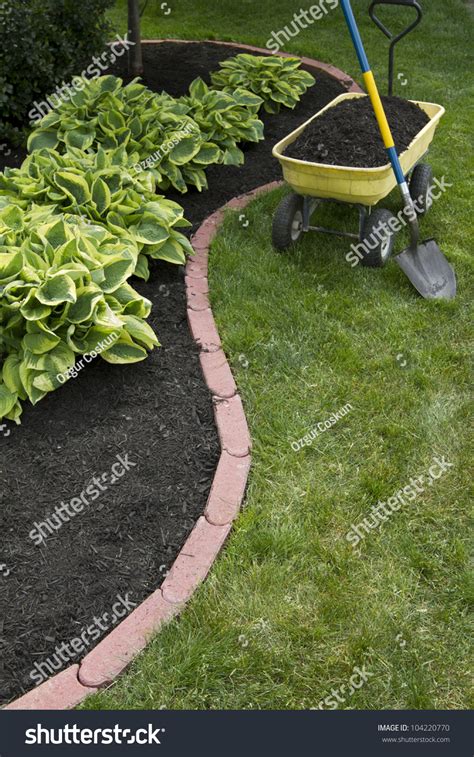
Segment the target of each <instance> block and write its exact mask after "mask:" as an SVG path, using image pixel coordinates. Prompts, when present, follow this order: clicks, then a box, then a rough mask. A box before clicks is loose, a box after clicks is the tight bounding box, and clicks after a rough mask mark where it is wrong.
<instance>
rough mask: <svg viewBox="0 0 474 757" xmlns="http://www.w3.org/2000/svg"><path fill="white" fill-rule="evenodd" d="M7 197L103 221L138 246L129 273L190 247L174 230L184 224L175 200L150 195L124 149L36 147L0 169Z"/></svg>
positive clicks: (146, 179) (0, 190) (181, 257)
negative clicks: (86, 150)
mask: <svg viewBox="0 0 474 757" xmlns="http://www.w3.org/2000/svg"><path fill="white" fill-rule="evenodd" d="M2 196H3V197H11V198H15V199H16V200H19V201H22V207H23V208H27V207H28V204H30V203H32V202H35V203H37V204H39V203H45V204H47V205H50V206H54V207H55V211H56V212H61V213H72V214H76V215H78V216H80V218H81V220H82V222H83V223H84V224H87V223H99V224H103V225H104V226H105V227H106V229H107V230H108V231H109V233H111V234H113V235H114V236H115V237H117V239H119V240H120V241H121V242H122V243H123V244H124V245H131V246H132V247H133V248H134V249H137V250H138V253H139V254H138V256H137V258H136V266H135V268H134V270H133V271H132V273H134V274H135V275H137V276H140V277H141V278H144V279H147V278H148V275H149V269H148V258H153V259H160V260H166V261H168V262H169V263H177V264H183V263H184V262H185V253H186V252H188V253H189V254H192V252H193V250H192V247H191V245H190V243H189V241H188V239H187V238H186V237H185V236H184V234H182V233H181V232H180V231H179V230H178V229H180V228H182V227H186V226H189V225H190V224H189V222H188V221H186V220H185V219H184V217H183V215H184V211H183V208H182V207H181V205H178V204H177V203H175V202H172V201H171V200H166V199H165V198H164V197H162V196H157V195H156V194H155V179H154V177H153V175H152V174H151V173H150V172H145V171H142V172H140V173H135V172H133V171H132V170H131V167H130V165H129V161H128V156H127V153H126V150H125V148H124V147H123V146H122V147H119V148H116V149H114V150H108V151H105V150H103V149H102V148H101V147H99V148H98V151H97V153H91V154H86V153H84V152H82V151H81V150H80V149H78V148H76V147H72V146H71V147H70V148H69V152H68V153H66V154H65V155H60V154H59V153H58V152H56V151H55V150H51V149H46V148H43V149H40V150H37V151H35V152H33V153H32V154H31V155H30V156H28V158H27V159H26V160H25V161H24V162H23V165H22V166H21V168H15V169H11V168H7V169H6V170H5V173H4V174H0V200H1V198H2Z"/></svg>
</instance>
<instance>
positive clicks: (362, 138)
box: [285, 97, 429, 168]
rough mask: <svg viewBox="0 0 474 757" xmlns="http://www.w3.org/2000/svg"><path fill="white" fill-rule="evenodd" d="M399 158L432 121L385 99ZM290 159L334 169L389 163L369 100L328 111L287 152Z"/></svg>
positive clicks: (402, 103)
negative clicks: (322, 164)
mask: <svg viewBox="0 0 474 757" xmlns="http://www.w3.org/2000/svg"><path fill="white" fill-rule="evenodd" d="M382 102H383V105H384V108H385V112H386V114H387V119H388V122H389V124H390V128H391V131H392V134H393V139H394V142H395V146H396V148H397V151H398V154H400V153H402V152H404V151H405V150H406V149H407V147H408V146H409V144H410V143H411V142H412V141H413V139H414V138H415V137H416V135H417V134H418V133H419V132H420V131H421V129H423V127H424V126H426V124H427V123H428V121H429V118H428V116H427V115H426V113H425V112H424V111H422V110H421V108H419V107H418V105H415V104H414V103H411V102H409V101H408V100H404V99H403V98H401V97H382ZM285 154H286V155H288V157H290V158H298V159H299V160H307V161H311V162H312V163H325V164H328V165H331V166H353V167H357V168H375V167H377V166H383V165H386V164H387V163H388V159H387V153H386V151H385V147H384V144H383V142H382V138H381V136H380V131H379V127H378V124H377V120H376V118H375V115H374V112H373V109H372V105H371V103H370V99H369V98H368V97H364V98H358V99H353V100H347V101H346V102H342V103H339V104H338V105H336V106H335V107H334V108H329V110H326V111H325V112H324V113H323V114H322V115H321V116H320V117H319V118H315V120H314V121H313V122H312V123H311V124H310V125H309V126H308V127H307V128H306V129H305V130H304V132H303V133H302V134H301V135H300V136H299V137H298V139H297V140H296V141H295V142H293V143H292V144H291V145H290V146H289V147H288V148H287V149H286V151H285Z"/></svg>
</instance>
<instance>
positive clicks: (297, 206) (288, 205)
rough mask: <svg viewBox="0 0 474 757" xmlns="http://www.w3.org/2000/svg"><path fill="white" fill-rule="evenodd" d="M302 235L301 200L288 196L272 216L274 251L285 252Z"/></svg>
mask: <svg viewBox="0 0 474 757" xmlns="http://www.w3.org/2000/svg"><path fill="white" fill-rule="evenodd" d="M302 234H303V198H302V197H301V195H297V194H294V193H293V194H289V195H287V196H286V197H284V198H283V200H282V201H281V202H280V204H279V206H278V208H277V209H276V211H275V215H274V216H273V227H272V242H273V246H274V247H275V249H276V250H287V249H288V248H289V247H291V246H292V245H294V244H296V243H297V242H298V240H299V239H300V238H301V236H302Z"/></svg>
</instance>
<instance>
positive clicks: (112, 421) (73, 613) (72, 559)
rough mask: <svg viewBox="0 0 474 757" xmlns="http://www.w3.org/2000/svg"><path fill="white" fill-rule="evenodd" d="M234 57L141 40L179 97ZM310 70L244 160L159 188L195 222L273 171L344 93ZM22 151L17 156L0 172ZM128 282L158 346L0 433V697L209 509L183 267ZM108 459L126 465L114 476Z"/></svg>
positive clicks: (146, 571)
mask: <svg viewBox="0 0 474 757" xmlns="http://www.w3.org/2000/svg"><path fill="white" fill-rule="evenodd" d="M236 52H238V50H235V49H232V48H229V47H227V46H220V45H214V44H211V43H205V44H176V43H164V44H160V45H147V46H146V47H145V67H146V70H147V76H146V83H147V84H148V86H150V87H151V88H152V89H155V90H157V91H161V90H162V89H164V90H166V91H168V92H170V93H171V94H182V93H184V91H185V90H186V89H187V87H188V85H189V83H190V82H191V81H192V80H193V79H194V78H195V77H196V76H197V75H203V76H204V78H207V77H206V74H207V72H208V71H209V70H212V69H215V68H217V65H218V63H219V61H220V60H223V59H224V58H226V57H230V56H232V55H235V54H236ZM109 73H116V74H120V73H121V72H120V70H116V71H111V72H109ZM313 75H315V77H316V85H315V86H314V87H313V88H311V89H310V90H309V91H308V93H307V94H306V95H305V96H304V97H303V99H302V101H301V103H300V104H299V106H298V107H297V108H296V109H295V111H284V112H282V113H281V114H280V115H278V116H270V115H266V116H264V117H263V120H264V121H265V137H266V138H265V141H264V142H261V143H260V144H258V145H254V146H251V147H249V148H248V149H247V150H246V158H247V159H246V163H245V165H244V166H243V167H232V166H227V167H224V166H215V167H211V168H210V169H209V170H208V172H207V175H208V181H209V187H210V189H209V191H207V192H203V193H202V194H199V193H198V192H194V191H193V192H191V191H190V192H189V193H188V194H186V195H180V194H178V193H173V194H168V196H170V197H172V198H173V199H176V200H177V201H178V202H180V204H182V205H183V206H184V208H185V213H186V216H187V217H188V218H189V219H190V220H191V221H192V222H193V224H194V226H196V225H197V224H199V223H200V221H202V220H203V218H205V217H206V216H208V215H209V214H210V213H211V212H212V211H214V210H215V209H216V208H217V207H220V206H221V205H223V204H224V203H225V202H226V201H227V200H229V199H231V198H232V197H233V196H235V195H238V194H241V193H242V192H245V191H248V190H250V189H252V188H254V187H255V186H257V185H260V184H264V183H267V182H269V181H272V180H273V179H275V178H280V176H281V173H280V167H279V165H278V163H277V161H275V160H274V159H273V158H272V155H271V150H272V147H273V145H274V143H275V142H276V141H278V140H279V139H281V138H282V137H283V136H284V135H285V134H287V133H289V132H290V131H291V130H293V129H294V128H296V126H298V125H299V124H301V123H303V122H304V121H305V120H307V119H308V117H310V116H311V115H313V114H314V113H315V112H317V111H318V110H319V109H321V108H322V107H324V105H326V104H327V103H328V102H329V101H331V100H332V99H333V98H334V97H335V96H337V95H338V94H340V93H341V92H343V91H345V88H344V87H343V85H342V84H341V83H340V82H338V81H336V80H335V79H332V78H331V77H330V76H328V75H326V74H324V73H319V72H315V71H314V70H313ZM22 159H23V155H22V153H21V151H17V153H12V154H10V155H8V156H4V161H5V162H4V164H3V165H2V166H1V167H3V166H4V165H7V164H8V165H15V164H16V165H18V164H20V163H21V160H22ZM134 286H135V287H136V289H137V290H138V291H139V292H140V294H143V295H144V296H146V297H148V298H149V299H150V300H151V301H152V303H153V310H152V315H151V317H150V324H151V325H152V327H154V328H155V330H156V332H157V334H158V337H159V339H160V342H161V344H162V347H161V349H158V350H156V351H154V352H153V353H152V354H151V355H150V356H149V357H148V359H147V360H146V361H145V362H143V363H139V364H137V365H133V366H116V365H115V366H112V365H109V364H107V363H105V362H103V361H99V360H97V361H95V362H93V363H91V364H90V365H88V366H87V370H83V371H81V372H80V374H79V375H78V377H77V378H75V379H73V380H71V381H69V382H68V383H67V384H66V385H65V386H64V387H63V388H62V389H61V390H60V391H58V392H56V393H54V394H53V395H50V396H49V397H48V398H46V399H44V400H43V401H42V402H41V403H40V404H39V405H37V406H36V407H34V408H33V407H27V408H26V409H25V412H24V414H23V417H22V425H21V426H19V427H15V426H12V425H11V424H9V425H8V428H6V429H5V430H4V433H5V434H6V435H5V436H1V435H0V443H1V455H2V463H3V464H2V472H1V477H2V490H3V491H2V505H3V507H2V516H1V524H0V525H1V528H2V533H3V534H4V539H3V543H2V547H1V552H0V564H2V565H4V566H5V568H4V569H3V573H2V575H1V576H0V617H1V618H2V632H1V659H2V666H3V667H1V668H0V682H1V685H0V699H1V701H2V702H7V701H9V700H10V699H12V698H13V697H15V696H17V695H18V694H20V693H22V692H24V691H26V690H28V689H30V688H31V687H32V685H33V683H34V681H33V679H32V678H31V677H30V672H31V671H32V670H33V668H34V665H35V663H41V662H44V661H45V660H47V659H48V658H53V657H54V652H55V649H56V647H57V646H58V645H61V643H62V642H67V641H68V640H70V639H72V638H74V637H78V636H79V637H80V636H81V632H84V633H85V634H86V638H88V639H89V636H90V634H87V628H88V627H90V626H91V624H93V623H95V618H96V617H101V616H102V615H103V613H104V612H108V613H109V621H108V623H109V625H108V627H107V628H106V629H103V630H102V631H101V633H100V634H99V636H103V635H105V634H106V633H107V632H108V631H109V630H111V628H112V626H111V625H110V616H111V615H112V614H113V612H112V606H113V605H114V604H115V602H116V601H117V597H118V595H121V596H122V597H123V598H126V597H127V595H128V598H129V599H130V601H131V602H132V603H133V604H134V605H137V604H138V603H140V602H141V601H142V600H143V599H144V598H145V597H146V596H148V595H149V594H150V593H151V592H152V591H154V590H155V589H156V588H157V587H158V586H159V584H160V583H161V580H162V578H163V577H164V575H165V574H166V571H167V570H168V569H169V567H170V566H171V564H172V562H173V560H174V558H175V557H176V555H177V554H178V552H179V550H180V548H181V547H182V545H183V543H184V541H185V539H186V537H187V536H188V534H189V532H190V531H191V529H192V527H193V525H194V523H195V521H196V520H197V518H198V517H199V515H200V514H202V512H203V510H204V507H205V505H206V501H207V497H208V493H209V488H210V485H211V482H212V478H213V474H214V471H215V467H216V464H217V460H218V455H219V443H218V439H217V434H216V430H215V426H214V420H213V412H212V405H211V397H210V393H209V391H208V389H207V388H206V386H205V384H204V380H203V377H202V374H201V368H200V364H199V360H198V355H197V350H196V347H195V344H194V342H193V340H192V338H191V335H190V333H189V330H188V325H187V321H186V298H185V288H184V279H183V271H182V269H181V268H178V267H174V266H171V265H167V264H164V263H155V264H153V266H152V271H151V277H150V280H149V282H148V283H146V284H145V283H143V282H142V281H140V282H136V281H135V282H134ZM117 455H119V456H120V457H121V458H122V460H124V459H125V460H127V459H128V460H129V461H130V463H131V464H130V469H129V470H128V471H127V472H126V473H124V474H123V476H120V477H119V478H118V479H117V480H116V481H115V482H114V481H113V476H114V474H113V473H112V472H111V471H112V466H113V465H114V464H115V462H116V461H117ZM127 456H128V458H127ZM94 476H96V477H99V478H100V479H101V480H102V481H106V484H104V485H106V486H107V488H106V489H104V490H101V492H100V495H99V496H98V497H97V498H96V499H95V500H94V501H93V502H91V503H90V504H89V505H88V506H86V507H85V508H84V510H83V511H82V512H78V513H77V514H76V515H74V517H72V518H71V520H70V522H68V523H64V524H63V525H62V526H61V528H60V529H59V530H57V531H56V532H55V533H54V535H52V536H50V537H49V538H48V539H47V540H46V543H45V544H44V545H43V546H40V547H38V546H36V545H35V543H34V540H33V538H30V537H29V533H30V532H31V531H32V529H33V528H35V527H37V526H35V524H39V523H41V522H43V521H45V520H46V519H47V517H48V516H50V515H51V514H52V513H53V512H54V508H55V506H57V505H60V504H61V502H65V503H69V502H70V501H71V500H72V499H73V498H80V497H81V493H83V492H84V491H85V490H86V488H87V486H88V485H90V483H91V480H92V479H93V477H94ZM103 476H107V477H108V478H107V479H103V478H102V477H103ZM86 499H87V497H86ZM129 609H130V608H129ZM84 629H86V630H84ZM94 643H96V640H94ZM93 645H94V644H93V643H92V642H89V645H88V646H87V649H86V651H89V650H90V648H91V647H92V646H93ZM82 656H83V655H82V654H81V653H78V654H77V655H76V657H75V658H74V660H70V661H75V662H77V661H78V660H80V659H81V657H82ZM70 661H66V662H64V665H63V666H62V667H67V665H68V664H70ZM58 669H61V666H60V667H59V668H58ZM35 680H37V678H36V679H35Z"/></svg>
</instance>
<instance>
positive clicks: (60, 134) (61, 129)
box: [28, 76, 221, 192]
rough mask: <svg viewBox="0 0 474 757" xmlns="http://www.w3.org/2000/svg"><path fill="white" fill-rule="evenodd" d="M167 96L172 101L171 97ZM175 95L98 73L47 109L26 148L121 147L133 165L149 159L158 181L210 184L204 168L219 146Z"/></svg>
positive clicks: (164, 185) (181, 187)
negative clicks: (180, 109)
mask: <svg viewBox="0 0 474 757" xmlns="http://www.w3.org/2000/svg"><path fill="white" fill-rule="evenodd" d="M167 102H168V101H167ZM175 102H176V101H175V100H174V99H173V98H170V99H169V105H165V102H164V100H163V98H161V97H160V96H159V95H157V94H155V93H153V92H151V91H150V90H149V89H147V88H146V87H145V86H144V85H143V84H140V83H139V81H138V80H137V79H136V80H134V81H132V82H130V83H129V84H127V85H126V86H125V87H124V86H123V82H122V80H121V79H119V78H117V77H115V76H102V77H100V78H97V79H94V80H92V81H90V82H89V83H88V85H87V86H86V87H85V88H84V89H83V90H82V91H81V92H77V93H76V94H75V95H73V96H72V97H71V98H70V99H69V100H66V101H63V102H61V103H60V104H59V105H58V107H57V108H55V109H54V110H52V111H51V112H50V113H48V114H47V115H46V116H45V117H44V118H43V119H42V120H41V121H39V122H38V124H37V126H36V128H35V129H34V131H33V132H32V133H31V135H30V137H29V140H28V149H29V150H30V152H31V151H34V150H38V149H42V148H50V149H56V150H57V151H58V152H60V153H64V152H67V151H71V150H77V149H78V150H81V151H88V152H97V151H98V149H99V147H102V148H103V149H104V150H106V151H108V150H116V149H117V148H120V147H121V148H123V150H124V151H125V154H126V156H127V159H128V162H129V164H130V165H133V166H135V167H136V169H135V170H137V171H142V170H146V168H147V167H148V163H150V164H151V165H150V172H151V173H152V174H153V176H154V178H155V181H156V185H157V187H158V188H159V189H161V190H167V189H168V188H169V187H170V186H172V187H174V188H175V189H177V190H178V191H180V192H186V190H187V186H188V185H193V186H196V187H197V188H198V189H199V190H201V189H205V188H206V187H207V181H206V174H205V168H206V167H207V166H208V165H210V164H212V163H217V162H219V160H220V158H221V152H220V150H219V149H218V147H217V145H216V144H214V143H212V142H211V141H209V140H208V139H207V138H206V137H205V135H204V134H203V133H202V131H201V129H200V128H199V126H198V124H197V123H196V122H195V121H194V120H193V119H192V118H190V117H189V116H188V115H186V114H185V113H184V112H181V113H178V114H177V113H175V112H173V109H172V106H173V105H174V104H175Z"/></svg>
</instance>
